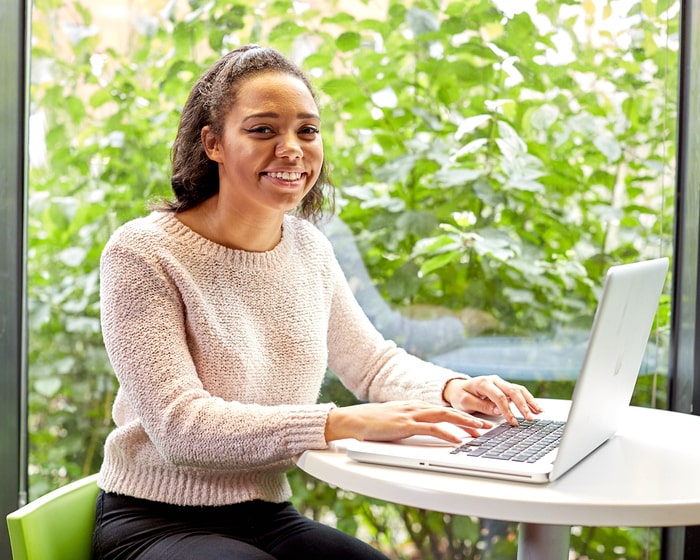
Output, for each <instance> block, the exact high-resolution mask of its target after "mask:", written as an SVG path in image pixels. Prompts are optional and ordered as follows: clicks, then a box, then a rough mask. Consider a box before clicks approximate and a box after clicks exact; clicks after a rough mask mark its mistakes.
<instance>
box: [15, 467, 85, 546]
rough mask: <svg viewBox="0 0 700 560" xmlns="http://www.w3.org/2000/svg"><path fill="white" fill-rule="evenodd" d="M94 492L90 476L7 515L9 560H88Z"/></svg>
mask: <svg viewBox="0 0 700 560" xmlns="http://www.w3.org/2000/svg"><path fill="white" fill-rule="evenodd" d="M98 492H99V488H98V487H97V474H93V475H90V476H87V477H85V478H82V479H80V480H76V481H75V482H71V483H70V484H67V485H65V486H63V487H61V488H57V489H56V490H53V491H51V492H49V493H48V494H45V495H43V496H42V497H41V498H37V499H36V500H33V501H31V502H29V503H28V504H27V505H25V506H23V507H21V508H20V509H18V510H17V511H14V512H12V513H10V514H9V515H8V516H7V527H8V529H9V532H10V547H11V548H12V558H13V560H90V548H91V544H92V532H93V529H94V525H95V499H96V498H97V493H98Z"/></svg>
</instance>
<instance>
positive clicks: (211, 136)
mask: <svg viewBox="0 0 700 560" xmlns="http://www.w3.org/2000/svg"><path fill="white" fill-rule="evenodd" d="M202 146H204V151H205V152H206V154H207V156H208V157H209V159H210V160H212V161H216V162H218V163H221V161H222V157H221V144H220V143H219V136H218V135H217V134H215V133H214V131H212V129H211V127H210V126H209V125H207V126H205V127H204V128H202Z"/></svg>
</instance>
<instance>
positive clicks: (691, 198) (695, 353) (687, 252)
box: [662, 0, 700, 560]
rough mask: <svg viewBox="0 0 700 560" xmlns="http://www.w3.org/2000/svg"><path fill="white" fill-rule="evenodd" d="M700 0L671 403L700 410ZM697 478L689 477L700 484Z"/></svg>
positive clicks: (683, 144) (685, 72) (682, 191)
mask: <svg viewBox="0 0 700 560" xmlns="http://www.w3.org/2000/svg"><path fill="white" fill-rule="evenodd" d="M699 30H700V0H681V52H680V84H679V92H678V94H679V96H678V98H679V104H678V165H677V177H678V179H677V187H676V209H675V216H676V223H675V239H674V249H673V254H674V265H673V303H672V305H673V307H672V311H671V321H672V322H671V333H672V340H671V355H670V359H671V363H670V364H669V365H670V368H669V371H670V372H671V376H670V378H669V384H670V385H669V405H670V408H671V409H672V410H676V411H679V412H686V413H688V412H690V413H693V414H700V336H698V334H699V333H698V321H699V319H700V308H699V307H698V306H699V305H700V297H698V296H699V295H700V294H699V291H700V283H699V282H698V280H699V278H698V276H699V270H698V269H699V264H698V263H699V262H700V261H699V259H698V257H699V256H700V255H699V250H700V245H699V244H698V238H699V237H700V158H698V157H697V155H698V153H700V95H698V93H699V92H700V31H699ZM695 483H697V481H691V480H689V481H688V484H695ZM662 558H664V560H679V559H681V558H684V559H691V558H700V527H697V526H696V527H685V528H683V527H679V528H671V529H664V531H663V542H662Z"/></svg>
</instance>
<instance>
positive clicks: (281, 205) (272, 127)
mask: <svg viewBox="0 0 700 560" xmlns="http://www.w3.org/2000/svg"><path fill="white" fill-rule="evenodd" d="M320 126H321V123H320V117H319V111H318V107H317V106H316V102H315V101H314V99H313V97H312V95H311V92H310V91H309V90H308V88H307V87H306V85H305V84H304V82H302V81H301V80H299V79H298V78H296V77H294V76H291V75H289V74H285V73H278V72H267V73H264V74H259V75H257V76H253V77H251V78H248V79H247V80H246V81H245V82H244V83H243V85H242V86H241V88H240V90H239V93H238V99H237V101H236V103H235V104H234V105H233V107H232V108H231V110H230V111H229V113H228V114H227V115H226V117H225V120H224V125H223V133H222V134H221V135H217V134H214V133H213V132H212V131H211V130H210V129H209V127H205V128H204V129H203V130H202V141H203V143H204V147H205V149H206V151H207V155H208V156H209V158H210V159H212V160H213V161H216V162H217V163H218V164H219V202H220V203H224V204H227V205H228V204H230V205H231V207H232V208H235V209H236V211H237V212H246V213H248V212H253V213H259V212H261V211H263V212H264V211H275V212H281V213H284V212H286V211H288V210H292V209H294V208H296V207H297V205H298V204H299V202H301V200H302V199H303V198H304V196H305V195H306V193H308V192H309V190H311V187H313V185H314V183H315V182H316V180H317V179H318V176H319V174H320V172H321V166H322V164H323V144H322V141H321V133H320Z"/></svg>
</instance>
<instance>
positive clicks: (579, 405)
mask: <svg viewBox="0 0 700 560" xmlns="http://www.w3.org/2000/svg"><path fill="white" fill-rule="evenodd" d="M667 271H668V259H667V258H659V259H653V260H648V261H642V262H638V263H633V264H625V265H618V266H613V267H611V268H610V269H609V270H608V272H607V275H606V277H605V282H604V285H603V291H602V295H601V298H600V301H599V303H598V309H597V310H596V314H595V317H594V319H593V327H592V330H591V334H590V337H589V341H588V347H587V349H586V354H585V357H584V360H583V365H582V366H581V372H580V374H579V377H578V380H577V381H576V387H575V388H574V393H573V396H572V402H571V407H570V409H569V410H568V414H567V413H564V414H563V415H564V416H565V417H562V418H552V417H551V416H549V417H548V418H547V419H548V420H554V421H555V422H557V421H559V422H561V424H562V426H561V428H558V427H557V428H556V429H552V428H551V427H550V428H549V430H550V432H554V434H550V435H549V436H547V437H548V440H547V441H548V442H550V443H549V444H551V445H552V446H553V447H554V448H553V449H552V450H549V451H548V450H547V448H546V447H544V448H543V449H544V454H543V455H542V456H540V457H539V458H537V456H535V459H534V460H532V459H528V460H523V459H522V458H519V459H516V460H514V458H513V457H514V456H513V457H510V458H507V459H503V458H491V457H490V456H489V455H490V453H478V452H475V450H476V449H477V448H478V447H479V445H480V444H479V443H478V442H475V441H474V440H475V438H469V437H467V438H465V440H464V441H463V444H462V446H455V445H453V444H439V443H437V442H438V440H434V442H433V443H432V444H428V443H426V442H422V443H417V440H420V438H408V439H407V440H402V441H400V442H366V441H365V442H361V441H355V440H351V441H350V442H348V443H347V447H346V450H347V454H348V456H349V457H350V458H352V459H354V460H356V461H360V462H366V463H375V464H382V465H392V466H399V467H409V468H415V469H426V470H433V471H441V472H449V473H455V474H464V475H473V476H484V477H489V478H499V479H505V480H515V481H522V482H534V483H543V482H548V481H552V480H555V479H557V478H559V477H560V476H562V475H563V474H564V473H565V472H566V471H568V470H569V469H570V468H571V467H573V466H574V465H576V464H577V463H579V462H580V461H581V460H582V459H584V458H585V457H586V456H587V455H589V454H590V453H591V452H593V451H594V450H595V449H597V448H598V447H599V446H601V445H602V444H603V443H605V442H606V441H607V440H608V439H609V438H610V437H611V436H612V435H613V434H614V433H615V432H616V431H617V428H618V425H619V420H620V417H621V415H622V414H623V413H624V411H625V409H626V408H627V407H628V406H629V403H630V400H631V398H632V392H633V391H634V386H635V382H636V380H637V376H638V374H639V369H640V366H641V364H642V359H643V356H644V352H645V348H646V345H647V342H648V339H649V334H650V331H651V327H652V325H653V322H654V316H655V314H656V309H657V306H658V303H659V298H660V296H661V291H662V289H663V285H664V282H665V279H666V273H667ZM545 413H546V411H545ZM541 416H546V414H543V415H541ZM536 418H537V417H536ZM506 426H507V424H506V425H505V426H503V427H498V429H499V430H502V429H504V428H505V427H506ZM557 430H558V431H560V434H557V433H556V432H557ZM479 439H481V440H482V441H486V440H489V439H490V435H489V434H486V435H485V438H483V439H482V438H479ZM551 440H555V441H554V443H551ZM489 444H490V445H492V444H493V443H492V442H489ZM458 447H462V449H461V450H458V449H457V448H458ZM540 454H542V452H541V451H540Z"/></svg>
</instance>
